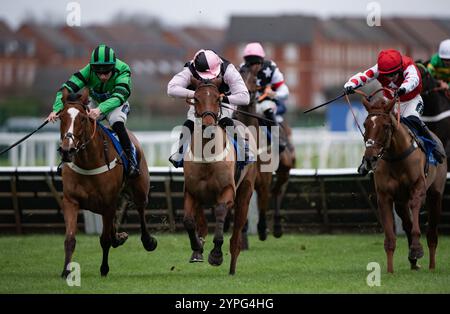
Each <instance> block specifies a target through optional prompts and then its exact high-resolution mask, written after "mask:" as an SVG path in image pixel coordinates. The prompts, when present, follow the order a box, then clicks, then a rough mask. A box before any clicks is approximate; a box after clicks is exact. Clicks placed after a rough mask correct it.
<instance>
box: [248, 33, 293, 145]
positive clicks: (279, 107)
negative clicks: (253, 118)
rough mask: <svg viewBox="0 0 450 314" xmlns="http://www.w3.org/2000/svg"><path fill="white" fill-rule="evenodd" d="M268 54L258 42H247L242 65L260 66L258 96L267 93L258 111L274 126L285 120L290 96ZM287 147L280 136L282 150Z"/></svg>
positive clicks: (258, 106)
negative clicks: (267, 57) (266, 57)
mask: <svg viewBox="0 0 450 314" xmlns="http://www.w3.org/2000/svg"><path fill="white" fill-rule="evenodd" d="M265 56H266V54H265V52H264V49H263V47H262V46H261V44H260V43H258V42H253V43H249V44H247V46H245V48H244V61H245V62H244V63H242V64H241V65H240V67H241V68H242V67H249V66H252V65H255V64H257V65H258V67H259V70H258V74H257V82H256V84H257V85H258V87H259V89H260V93H258V95H257V97H260V96H262V95H263V94H266V96H265V97H264V98H263V99H261V100H259V102H258V105H257V106H256V112H257V113H260V114H264V116H265V117H266V118H267V119H270V120H272V121H274V122H273V125H274V126H279V124H278V123H279V122H283V117H282V115H283V114H284V113H285V112H286V105H285V101H286V100H287V98H288V97H289V89H288V87H287V85H286V84H285V82H284V76H283V73H281V71H280V69H279V68H278V66H277V65H276V63H275V62H273V61H272V60H265V59H264V58H265ZM285 147H286V143H285V142H284V140H283V139H282V138H280V152H281V151H282V150H283V149H284V148H285Z"/></svg>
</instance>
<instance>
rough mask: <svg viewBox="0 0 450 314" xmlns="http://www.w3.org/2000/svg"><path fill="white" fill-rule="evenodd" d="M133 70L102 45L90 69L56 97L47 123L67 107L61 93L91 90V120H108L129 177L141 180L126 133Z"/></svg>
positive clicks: (66, 86) (79, 74)
mask: <svg viewBox="0 0 450 314" xmlns="http://www.w3.org/2000/svg"><path fill="white" fill-rule="evenodd" d="M130 76H131V71H130V67H129V66H128V65H127V64H126V63H125V62H123V61H121V60H119V59H117V58H116V55H115V53H114V50H113V49H111V48H110V47H108V46H106V45H99V46H98V47H97V48H95V49H94V50H93V52H92V55H91V60H90V63H89V64H88V65H86V66H85V67H84V68H82V69H81V70H80V71H78V72H76V73H75V74H73V75H72V76H71V77H70V79H69V80H68V81H67V82H65V83H64V84H63V85H62V86H61V88H60V90H59V91H58V92H57V93H56V99H55V103H54V105H53V111H52V112H51V113H50V114H49V116H48V118H47V120H49V121H51V122H55V121H56V119H57V118H58V116H57V113H58V111H60V110H61V109H62V108H63V107H64V104H63V102H62V99H61V96H62V90H63V88H66V89H67V90H68V91H69V92H70V93H77V92H78V91H79V90H80V89H82V88H83V87H87V88H89V90H90V92H89V93H90V97H91V98H90V102H89V108H91V110H90V111H89V117H91V118H92V119H98V118H100V119H104V118H105V116H106V119H107V120H108V122H109V124H110V126H111V127H112V129H113V130H114V131H115V132H116V133H117V136H118V137H119V140H120V144H121V145H122V148H123V150H124V152H125V154H126V157H127V159H128V161H129V163H128V164H129V167H128V173H127V176H128V177H130V178H135V177H137V176H139V167H138V165H137V162H136V160H135V158H134V156H133V153H132V145H131V141H130V138H129V136H128V133H127V130H126V129H125V123H126V121H127V116H128V113H129V112H130V104H129V103H128V101H127V100H128V97H129V96H130V94H131V78H130Z"/></svg>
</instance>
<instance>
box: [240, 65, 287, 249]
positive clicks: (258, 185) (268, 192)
mask: <svg viewBox="0 0 450 314" xmlns="http://www.w3.org/2000/svg"><path fill="white" fill-rule="evenodd" d="M258 70H259V68H258V65H251V66H244V67H242V68H241V70H240V73H241V76H242V78H243V80H244V82H245V84H246V86H247V89H248V91H249V93H250V96H251V97H250V104H249V105H248V106H239V109H240V110H242V111H246V112H249V113H252V114H254V113H255V112H256V106H257V103H258V98H257V92H258V89H259V87H258V86H257V83H256V80H257V73H258ZM261 97H262V96H261ZM237 117H238V119H239V120H240V121H242V122H243V123H244V124H245V125H247V126H249V125H252V126H255V127H256V128H257V130H258V148H259V149H258V152H260V150H261V149H262V147H261V146H262V143H261V142H260V140H261V139H260V136H259V133H260V132H262V131H261V129H260V128H259V126H260V125H261V124H260V122H259V121H258V120H257V119H255V118H252V117H250V116H247V115H245V114H240V113H237ZM279 136H284V137H285V138H286V142H287V143H288V145H287V147H286V149H285V150H284V151H283V152H281V153H280V154H279V163H278V167H277V168H276V180H275V184H274V185H273V187H272V189H271V186H272V183H273V173H272V172H269V171H261V166H262V165H264V164H267V163H268V161H267V160H262V158H261V155H260V154H258V174H257V177H256V182H255V190H256V193H257V195H258V210H259V219H258V236H259V239H260V240H261V241H264V240H266V238H267V222H266V216H267V211H268V210H269V205H270V198H271V196H273V197H274V198H275V211H274V217H273V219H274V220H273V235H274V236H275V237H276V238H280V237H281V236H282V234H283V229H282V225H281V214H280V209H281V202H282V200H283V197H284V194H285V192H286V187H287V185H288V181H289V172H290V170H291V169H292V168H294V167H295V151H294V146H293V145H292V131H291V129H290V127H289V126H288V125H287V124H286V123H285V122H283V123H282V124H281V128H280V132H279ZM263 149H264V148H263ZM270 149H271V148H270V147H268V148H267V151H268V152H269V151H270Z"/></svg>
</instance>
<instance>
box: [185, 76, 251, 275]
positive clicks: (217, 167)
mask: <svg viewBox="0 0 450 314" xmlns="http://www.w3.org/2000/svg"><path fill="white" fill-rule="evenodd" d="M221 82H222V78H220V77H219V78H216V79H213V80H206V81H198V80H196V79H194V78H193V79H192V85H193V87H194V88H195V94H194V98H193V99H190V100H189V103H190V104H191V105H193V106H194V107H195V116H196V118H197V119H196V120H197V121H196V123H195V127H194V132H193V136H192V137H191V144H190V147H189V149H188V150H187V151H186V154H185V160H184V219H183V222H184V226H185V228H186V230H187V232H188V235H189V239H190V243H191V248H192V251H193V253H192V256H191V259H190V262H199V261H203V255H202V253H203V245H204V243H205V238H206V235H207V232H208V226H207V221H206V218H205V213H204V208H205V207H212V208H213V210H214V216H215V219H216V225H215V231H214V239H213V242H214V248H213V249H212V250H211V252H210V254H209V256H208V262H209V263H210V264H211V265H213V266H219V265H221V264H222V262H223V254H222V244H223V241H224V239H223V233H224V231H223V227H224V221H225V217H226V215H227V212H228V211H230V210H231V209H232V208H234V225H233V234H232V236H231V239H230V253H231V262H230V271H229V273H230V275H233V274H235V272H236V262H237V258H238V255H239V253H240V243H241V232H242V228H243V227H244V225H245V222H246V219H247V213H248V207H249V202H250V198H251V195H252V192H253V188H254V181H255V176H256V166H255V164H254V163H251V164H249V165H247V166H246V167H244V168H243V169H242V170H238V168H237V167H236V159H237V154H236V151H235V149H234V147H233V144H231V143H230V139H229V138H228V136H227V135H226V133H225V131H224V130H223V128H222V127H220V126H219V124H218V122H219V120H220V116H221V107H220V104H221V95H220V93H219V89H218V86H220V84H221ZM236 123H238V122H237V121H236ZM242 127H243V125H242ZM208 134H209V135H208ZM211 143H213V144H214V145H213V147H212V148H211ZM208 147H209V151H211V152H212V153H211V154H210V155H207V153H206V152H207V150H208Z"/></svg>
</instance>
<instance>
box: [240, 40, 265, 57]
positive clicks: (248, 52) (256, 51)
mask: <svg viewBox="0 0 450 314" xmlns="http://www.w3.org/2000/svg"><path fill="white" fill-rule="evenodd" d="M247 56H258V57H261V58H264V57H265V56H266V54H265V53H264V49H263V47H262V46H261V44H260V43H249V44H247V46H245V49H244V57H247Z"/></svg>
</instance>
